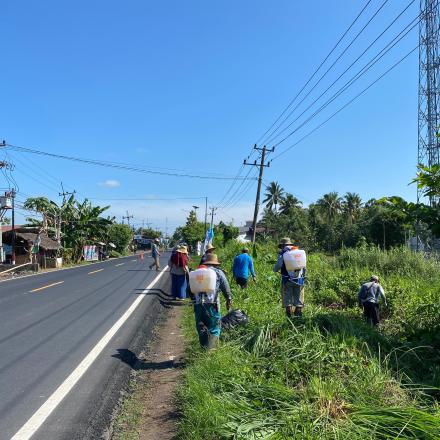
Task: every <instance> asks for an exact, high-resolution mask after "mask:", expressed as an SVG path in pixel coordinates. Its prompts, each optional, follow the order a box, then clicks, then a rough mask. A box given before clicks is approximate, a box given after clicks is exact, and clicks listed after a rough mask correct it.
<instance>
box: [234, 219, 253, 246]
mask: <svg viewBox="0 0 440 440" xmlns="http://www.w3.org/2000/svg"><path fill="white" fill-rule="evenodd" d="M252 223H253V222H252V220H248V221H246V223H245V225H244V226H239V228H238V237H237V241H239V242H240V243H249V242H250V241H252Z"/></svg>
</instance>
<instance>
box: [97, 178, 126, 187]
mask: <svg viewBox="0 0 440 440" xmlns="http://www.w3.org/2000/svg"><path fill="white" fill-rule="evenodd" d="M98 185H99V186H105V187H106V188H117V187H118V186H121V184H120V182H119V181H118V180H112V179H109V180H104V182H99V183H98Z"/></svg>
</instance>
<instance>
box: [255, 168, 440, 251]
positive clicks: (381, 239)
mask: <svg viewBox="0 0 440 440" xmlns="http://www.w3.org/2000/svg"><path fill="white" fill-rule="evenodd" d="M413 183H416V184H417V186H418V188H419V190H420V191H421V193H422V196H424V197H426V198H428V199H429V203H428V202H427V203H422V202H419V203H414V202H407V201H405V200H404V199H402V198H401V197H396V196H394V197H383V198H381V199H370V200H367V201H363V200H362V199H361V197H360V195H359V194H357V193H354V192H347V193H346V194H344V195H342V196H341V195H340V194H338V193H337V192H336V191H332V192H329V193H327V194H324V195H323V196H322V197H321V198H320V199H318V200H317V201H316V202H315V203H312V204H310V205H309V206H308V207H304V206H303V203H302V202H301V201H300V200H298V198H296V197H295V196H294V195H293V194H290V193H289V192H287V191H285V190H284V189H283V188H282V187H281V185H280V184H279V183H278V182H271V183H270V184H269V185H268V186H267V187H266V194H265V198H264V200H263V204H265V208H264V212H263V217H262V220H261V222H260V223H259V226H260V228H259V229H260V230H261V229H262V230H263V232H261V233H259V238H260V239H265V238H273V239H276V240H277V239H279V238H280V237H282V236H291V237H292V238H294V239H295V240H297V241H298V242H299V243H300V244H301V245H302V246H306V247H307V248H308V249H315V250H324V251H328V252H334V251H337V250H338V249H340V248H341V247H343V246H345V247H355V246H358V245H362V244H374V245H377V246H380V247H382V248H384V249H389V248H391V247H393V246H397V245H402V244H405V242H406V241H407V240H408V239H409V238H410V237H413V236H414V235H416V233H417V235H418V236H420V237H422V239H423V240H424V241H425V242H428V241H429V240H432V239H433V238H438V237H439V236H440V206H439V203H438V200H439V198H440V167H439V166H437V165H435V166H433V167H425V166H419V168H418V173H417V176H416V178H415V179H414V180H413Z"/></svg>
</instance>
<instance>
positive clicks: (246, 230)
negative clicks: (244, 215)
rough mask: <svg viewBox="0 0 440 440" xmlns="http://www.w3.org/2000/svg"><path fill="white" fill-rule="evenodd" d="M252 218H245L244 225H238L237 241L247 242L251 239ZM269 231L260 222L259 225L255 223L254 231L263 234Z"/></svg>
mask: <svg viewBox="0 0 440 440" xmlns="http://www.w3.org/2000/svg"><path fill="white" fill-rule="evenodd" d="M252 224H253V222H252V220H247V221H246V223H245V225H244V226H240V227H239V228H238V237H237V241H239V242H240V243H249V242H251V241H252ZM267 232H270V231H269V230H267V229H266V228H264V227H262V226H261V224H260V225H259V224H258V223H257V228H256V233H257V235H258V234H264V233H267Z"/></svg>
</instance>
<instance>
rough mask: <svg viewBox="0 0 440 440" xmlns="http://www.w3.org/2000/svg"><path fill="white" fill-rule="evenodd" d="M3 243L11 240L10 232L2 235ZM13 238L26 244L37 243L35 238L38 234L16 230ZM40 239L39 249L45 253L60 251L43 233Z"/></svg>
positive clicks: (57, 244)
mask: <svg viewBox="0 0 440 440" xmlns="http://www.w3.org/2000/svg"><path fill="white" fill-rule="evenodd" d="M3 235H4V241H5V242H7V241H10V240H11V238H12V231H7V232H5V233H4V234H3ZM15 236H16V237H17V240H20V239H21V240H24V241H27V242H30V241H32V242H34V243H35V242H36V241H37V237H38V233H37V231H34V230H32V229H31V230H29V229H25V228H23V229H18V230H17V229H16V230H15ZM40 239H41V243H40V248H41V249H43V250H46V251H56V250H58V249H62V246H61V245H60V244H59V243H58V242H57V241H56V240H54V239H53V238H50V237H48V236H47V235H46V234H45V233H43V232H42V233H40Z"/></svg>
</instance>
